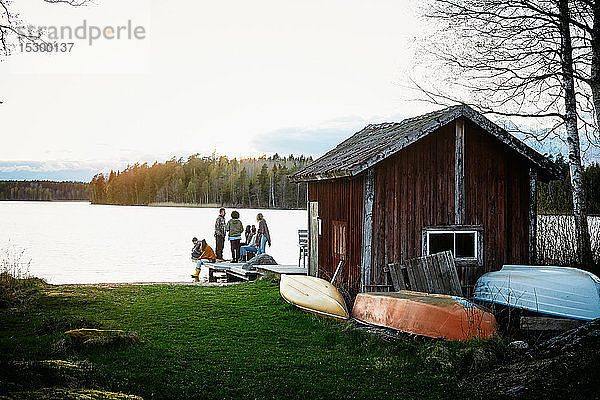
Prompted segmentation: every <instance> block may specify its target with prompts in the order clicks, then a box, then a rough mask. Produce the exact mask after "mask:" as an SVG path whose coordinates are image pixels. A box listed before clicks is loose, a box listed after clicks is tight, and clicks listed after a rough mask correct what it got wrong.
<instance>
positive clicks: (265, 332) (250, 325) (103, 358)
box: [0, 282, 503, 399]
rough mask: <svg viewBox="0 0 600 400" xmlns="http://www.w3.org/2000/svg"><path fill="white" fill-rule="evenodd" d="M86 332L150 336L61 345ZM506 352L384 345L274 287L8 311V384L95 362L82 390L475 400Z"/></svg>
mask: <svg viewBox="0 0 600 400" xmlns="http://www.w3.org/2000/svg"><path fill="white" fill-rule="evenodd" d="M81 327H94V328H104V329H122V330H125V331H131V332H136V333H137V334H138V335H139V336H140V338H141V340H142V342H141V343H139V344H133V345H127V346H112V347H74V348H67V350H66V353H64V352H62V353H60V352H59V353H56V350H55V351H54V352H53V349H56V347H55V343H57V342H59V341H60V340H61V339H63V338H64V335H63V332H64V331H65V330H67V329H70V328H81ZM502 352H503V347H502V344H501V343H499V342H497V341H491V342H490V341H488V342H477V341H474V342H469V343H458V342H443V341H430V340H422V339H421V340H415V339H410V338H399V339H395V340H384V339H382V338H381V337H380V336H377V335H374V334H371V333H368V332H365V331H362V330H358V329H356V328H354V327H353V326H352V325H351V324H350V323H339V322H335V321H330V320H326V319H320V318H317V317H314V316H312V315H310V314H306V313H304V312H301V311H299V310H297V309H295V308H293V307H291V306H290V305H288V304H287V303H285V302H284V301H283V300H282V299H281V298H280V296H279V292H278V287H277V285H276V284H273V283H269V282H256V283H251V284H241V285H233V286H225V287H216V286H211V287H206V286H168V285H164V286H160V285H157V286H123V287H118V288H115V289H102V288H95V287H82V288H67V287H58V288H56V287H49V288H48V289H46V290H45V294H43V295H42V296H40V297H39V298H38V300H37V301H36V302H34V303H33V304H29V305H28V306H27V307H22V308H20V309H0V359H1V364H2V365H3V366H4V367H3V368H1V370H2V371H0V380H2V379H4V380H8V381H10V380H11V379H12V381H18V380H19V377H15V376H14V374H15V373H14V371H13V372H11V368H10V367H9V366H8V365H9V362H14V361H23V360H47V359H63V360H69V361H87V362H88V363H89V364H90V365H91V366H92V368H91V371H90V372H89V373H87V374H86V375H85V376H84V377H83V378H80V382H79V385H80V386H81V387H87V388H92V389H102V390H109V391H116V392H124V393H129V394H135V395H139V396H142V397H144V398H145V399H154V398H156V399H167V398H169V399H170V398H182V399H183V398H244V399H246V398H261V399H262V398H266V399H268V398H290V399H293V398H298V399H305V398H348V399H352V398H358V399H360V398H390V397H393V398H419V399H424V398H430V399H434V398H436V399H437V398H476V397H479V395H480V393H476V392H472V391H470V390H469V389H468V388H466V387H458V385H457V381H458V380H459V379H460V378H461V377H462V376H464V374H466V373H468V372H469V371H472V370H473V368H484V367H485V365H482V361H481V360H482V359H483V360H487V359H489V357H487V356H486V357H483V358H481V357H479V356H478V355H480V354H482V353H485V354H488V355H489V354H491V355H493V356H494V357H496V356H497V357H501V356H502V355H501V354H502ZM483 364H485V361H483ZM7 366H8V367H7ZM2 374H4V378H3V377H2ZM11 374H12V375H11ZM19 384H20V385H23V384H22V383H19ZM1 387H2V385H1V384H0V388H1ZM7 387H8V386H4V390H8V389H6V388H7ZM1 394H2V392H1V389H0V395H1Z"/></svg>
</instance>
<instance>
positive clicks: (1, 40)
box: [0, 0, 91, 56]
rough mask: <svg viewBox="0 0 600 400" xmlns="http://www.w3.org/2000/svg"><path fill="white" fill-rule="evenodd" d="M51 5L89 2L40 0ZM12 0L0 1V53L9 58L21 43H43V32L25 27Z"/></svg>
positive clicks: (77, 4)
mask: <svg viewBox="0 0 600 400" xmlns="http://www.w3.org/2000/svg"><path fill="white" fill-rule="evenodd" d="M42 1H44V2H46V3H52V4H66V5H69V6H73V7H80V6H83V5H86V4H89V3H90V2H91V0H42ZM13 3H14V1H13V0H0V53H2V54H4V56H9V55H10V54H11V52H12V50H13V48H14V47H15V46H16V45H17V44H18V43H21V42H23V41H25V42H35V43H37V42H43V41H44V38H43V32H40V31H39V30H32V29H28V28H27V27H26V23H25V21H24V20H23V19H22V17H21V16H20V15H19V14H18V13H16V12H15V11H14V9H13V7H12V6H13Z"/></svg>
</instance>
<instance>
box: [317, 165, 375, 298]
mask: <svg viewBox="0 0 600 400" xmlns="http://www.w3.org/2000/svg"><path fill="white" fill-rule="evenodd" d="M308 199H309V201H317V202H319V218H320V219H321V220H322V222H321V224H322V225H321V228H322V230H321V235H320V236H319V277H320V278H323V279H327V280H330V279H331V278H332V277H333V274H334V272H335V268H336V266H337V265H336V263H335V261H334V258H333V250H332V247H333V238H332V233H333V221H343V222H346V223H347V224H348V225H347V236H346V248H347V256H348V260H347V262H346V266H345V268H344V269H343V270H342V271H341V275H340V281H341V282H345V286H347V287H345V288H344V289H346V290H348V292H349V295H350V296H352V297H353V296H356V294H357V293H358V291H359V286H360V263H361V246H362V218H363V178H362V177H358V178H355V179H336V180H328V181H318V182H310V183H309V184H308Z"/></svg>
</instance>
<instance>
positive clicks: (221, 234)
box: [215, 208, 225, 260]
mask: <svg viewBox="0 0 600 400" xmlns="http://www.w3.org/2000/svg"><path fill="white" fill-rule="evenodd" d="M215 242H216V243H217V246H216V250H217V251H216V253H217V259H218V260H222V259H223V247H224V246H225V209H224V208H221V209H220V210H219V216H218V217H217V220H216V221H215Z"/></svg>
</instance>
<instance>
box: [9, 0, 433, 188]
mask: <svg viewBox="0 0 600 400" xmlns="http://www.w3.org/2000/svg"><path fill="white" fill-rule="evenodd" d="M410 3H411V2H409V1H398V0H394V1H369V2H365V1H348V0H343V1H323V0H318V1H294V2H292V1H279V0H278V1H263V0H253V1H231V0H230V1H219V2H215V1H210V2H207V1H169V2H166V1H149V0H127V1H118V0H95V4H93V5H91V6H87V7H81V8H73V7H68V6H65V5H60V4H58V5H56V4H55V5H52V4H47V3H44V2H43V1H42V0H19V2H18V4H14V7H17V9H18V11H19V12H20V14H21V18H22V19H23V20H25V21H26V22H28V23H29V24H32V25H35V26H57V27H60V26H71V27H72V28H73V29H75V28H76V27H78V26H81V25H82V24H83V21H84V20H85V21H86V25H87V26H90V25H94V26H98V27H106V26H113V27H114V26H119V25H127V23H128V21H129V20H130V21H131V22H132V24H133V26H141V27H143V28H144V30H145V39H142V40H135V39H134V40H126V39H120V40H106V39H104V40H102V39H99V40H96V41H95V42H93V44H92V45H91V46H90V45H89V43H88V41H86V40H79V39H76V40H72V41H73V42H74V43H75V45H74V46H73V49H72V52H71V53H64V54H50V55H48V54H39V53H38V54H31V53H29V54H27V53H22V52H20V49H17V51H15V53H14V54H13V56H11V57H10V58H9V59H7V60H5V61H4V62H2V63H0V101H3V102H4V104H2V105H0V118H1V120H2V146H1V147H0V179H1V178H4V179H6V178H7V177H9V175H10V176H13V175H14V173H15V172H16V171H21V174H20V176H28V175H32V174H33V171H38V170H42V171H44V170H46V171H47V172H48V176H49V177H51V178H53V177H57V176H59V175H63V174H62V173H58V174H57V171H56V170H66V169H68V170H76V169H78V168H79V167H81V168H91V169H106V168H110V167H114V168H119V167H123V165H125V164H127V163H134V162H136V161H148V162H152V161H154V160H159V161H163V160H165V159H167V158H170V157H172V156H177V157H179V156H184V157H185V156H188V155H190V154H194V153H201V154H210V153H211V152H212V151H213V150H216V151H217V152H218V153H220V154H226V155H229V156H240V155H260V154H263V153H267V154H270V153H273V152H278V153H280V154H289V153H295V154H299V153H304V154H312V155H319V154H321V153H323V152H324V151H325V150H327V149H329V148H330V147H331V146H333V145H335V144H336V143H338V142H339V141H340V140H341V139H342V138H345V137H347V136H349V135H350V134H352V133H353V132H355V131H356V130H358V129H360V128H361V127H363V126H364V125H366V124H367V123H371V122H381V121H385V120H400V119H402V118H404V117H405V116H409V115H415V114H418V113H421V112H424V111H427V110H428V109H429V108H427V107H425V106H424V105H422V104H416V103H415V104H413V103H411V102H408V100H410V96H411V95H410V94H409V93H406V91H405V89H404V88H403V84H405V83H406V81H405V79H404V77H405V76H406V71H407V69H409V68H410V67H411V65H412V51H413V50H412V47H413V46H412V43H413V42H414V37H415V35H416V34H417V33H418V32H417V30H418V22H417V19H416V17H415V14H416V13H415V10H414V9H413V8H412V6H411V4H410ZM53 170H54V171H53ZM27 171H29V172H27ZM86 173H87V174H89V172H79V173H73V174H74V177H77V176H78V175H77V174H84V175H85V174H86Z"/></svg>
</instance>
